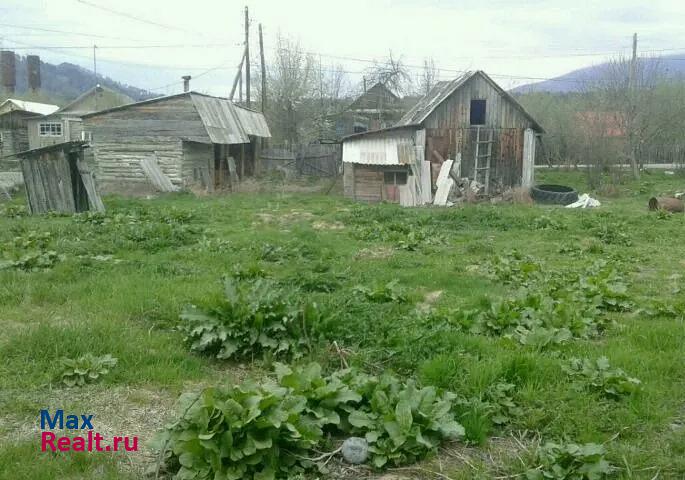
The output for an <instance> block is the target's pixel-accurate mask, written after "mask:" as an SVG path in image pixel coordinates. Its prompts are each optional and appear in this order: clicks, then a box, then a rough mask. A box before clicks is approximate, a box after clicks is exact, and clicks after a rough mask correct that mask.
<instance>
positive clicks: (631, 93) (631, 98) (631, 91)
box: [628, 33, 640, 179]
mask: <svg viewBox="0 0 685 480" xmlns="http://www.w3.org/2000/svg"><path fill="white" fill-rule="evenodd" d="M636 76H637V33H633V56H632V58H631V59H630V73H629V74H628V141H629V143H630V166H631V167H632V170H633V177H635V178H636V179H638V178H640V169H639V167H638V162H637V139H636V138H635V127H636V125H635V117H636V114H637V111H636V110H637V105H636V101H635V91H636V85H635V81H636V78H635V77H636Z"/></svg>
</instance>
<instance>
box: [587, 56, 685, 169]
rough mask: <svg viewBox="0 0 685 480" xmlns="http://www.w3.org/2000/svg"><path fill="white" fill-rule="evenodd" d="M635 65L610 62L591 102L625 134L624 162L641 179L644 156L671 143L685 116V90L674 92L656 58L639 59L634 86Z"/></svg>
mask: <svg viewBox="0 0 685 480" xmlns="http://www.w3.org/2000/svg"><path fill="white" fill-rule="evenodd" d="M630 70H631V61H630V59H628V58H618V59H616V60H613V61H611V62H609V64H608V66H607V68H606V71H605V73H604V75H603V76H602V77H601V78H600V79H599V80H598V81H596V82H594V83H593V84H591V85H590V86H591V91H590V92H589V100H590V102H592V104H593V105H594V106H595V107H594V108H595V110H598V111H603V112H606V114H610V115H612V116H613V117H614V118H615V120H616V122H617V124H618V126H619V128H620V129H621V131H622V132H624V134H625V144H624V147H625V148H624V150H623V152H622V158H623V160H628V162H629V163H630V165H631V170H632V173H633V176H634V177H635V178H639V176H640V173H639V171H640V164H641V163H642V161H641V158H640V152H641V151H642V149H643V148H645V147H646V146H649V145H651V144H654V143H656V142H667V141H668V138H669V135H670V133H669V132H672V130H673V129H672V126H673V125H674V123H676V122H677V121H678V120H680V119H682V116H683V115H684V114H685V105H684V103H683V98H684V95H683V93H682V88H670V87H669V83H670V82H669V81H668V80H667V78H666V76H665V72H664V71H663V69H662V67H661V63H660V62H659V60H658V59H655V58H646V59H638V60H637V62H636V65H635V71H634V78H633V80H632V82H631V80H630V75H631V71H630Z"/></svg>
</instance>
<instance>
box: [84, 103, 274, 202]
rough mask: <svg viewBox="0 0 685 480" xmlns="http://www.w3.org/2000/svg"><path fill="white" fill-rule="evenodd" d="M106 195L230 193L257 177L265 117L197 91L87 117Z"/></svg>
mask: <svg viewBox="0 0 685 480" xmlns="http://www.w3.org/2000/svg"><path fill="white" fill-rule="evenodd" d="M83 128H84V131H85V132H86V133H87V134H88V136H89V137H90V138H91V146H92V149H93V153H94V164H95V166H94V168H95V173H96V177H97V179H98V184H99V185H100V186H101V187H102V188H103V190H106V191H110V192H118V193H134V192H136V191H142V192H144V191H147V190H151V189H152V190H168V189H170V188H171V189H179V188H191V187H194V188H201V189H204V190H207V191H210V192H211V191H214V190H217V189H222V188H227V187H230V186H231V185H232V183H233V182H234V181H236V180H237V179H238V178H242V177H244V176H247V175H252V174H253V173H254V171H255V163H256V159H257V157H258V148H259V141H258V139H259V138H267V137H270V136H271V134H270V132H269V127H268V126H267V123H266V119H265V118H264V115H262V114H261V113H259V112H256V111H253V110H249V109H247V108H244V107H240V106H238V105H235V104H234V103H233V102H231V101H230V100H228V99H226V98H220V97H213V96H209V95H204V94H201V93H197V92H185V93H181V94H177V95H171V96H166V97H160V98H155V99H152V100H145V101H142V102H137V103H132V104H130V105H124V106H121V107H116V108H111V109H108V110H103V111H100V112H95V113H91V114H87V115H84V116H83Z"/></svg>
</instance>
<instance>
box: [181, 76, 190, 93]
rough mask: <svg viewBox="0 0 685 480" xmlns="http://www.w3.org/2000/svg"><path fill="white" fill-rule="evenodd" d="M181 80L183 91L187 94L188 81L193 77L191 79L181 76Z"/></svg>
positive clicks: (188, 88) (188, 89)
mask: <svg viewBox="0 0 685 480" xmlns="http://www.w3.org/2000/svg"><path fill="white" fill-rule="evenodd" d="M181 78H182V79H183V91H184V92H189V91H190V79H191V78H193V77H191V76H190V75H183V76H182V77H181Z"/></svg>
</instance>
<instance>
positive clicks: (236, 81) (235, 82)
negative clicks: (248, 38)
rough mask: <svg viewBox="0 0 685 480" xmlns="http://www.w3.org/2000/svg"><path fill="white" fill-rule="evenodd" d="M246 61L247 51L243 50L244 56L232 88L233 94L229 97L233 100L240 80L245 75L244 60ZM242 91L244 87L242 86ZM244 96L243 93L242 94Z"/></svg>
mask: <svg viewBox="0 0 685 480" xmlns="http://www.w3.org/2000/svg"><path fill="white" fill-rule="evenodd" d="M244 61H245V51H243V56H242V58H241V59H240V65H238V73H237V74H236V76H235V79H234V80H233V88H231V95H229V98H230V99H231V100H233V97H235V89H236V87H237V86H238V82H239V81H240V79H241V78H242V75H243V62H244ZM241 85H242V84H241ZM241 91H242V87H241ZM241 96H242V94H241Z"/></svg>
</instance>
